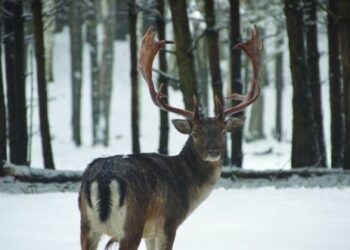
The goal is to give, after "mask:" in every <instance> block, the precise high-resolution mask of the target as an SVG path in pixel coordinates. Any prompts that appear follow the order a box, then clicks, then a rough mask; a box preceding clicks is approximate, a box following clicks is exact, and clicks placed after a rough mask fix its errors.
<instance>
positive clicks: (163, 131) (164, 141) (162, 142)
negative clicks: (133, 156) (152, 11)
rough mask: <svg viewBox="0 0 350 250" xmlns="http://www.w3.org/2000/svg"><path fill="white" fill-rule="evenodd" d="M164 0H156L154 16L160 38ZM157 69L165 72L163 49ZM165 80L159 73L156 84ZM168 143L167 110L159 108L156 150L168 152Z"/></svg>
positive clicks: (165, 87)
mask: <svg viewBox="0 0 350 250" xmlns="http://www.w3.org/2000/svg"><path fill="white" fill-rule="evenodd" d="M164 7H165V6H164V0H157V10H158V12H159V14H160V16H157V18H156V25H157V31H158V34H159V39H160V40H165V19H164V18H165V11H164ZM159 70H160V71H162V72H167V70H168V64H167V61H166V54H165V51H164V50H160V51H159ZM164 82H166V79H165V77H164V76H163V75H162V74H160V75H159V78H158V86H160V84H161V83H164ZM163 93H164V94H165V95H168V87H167V85H164V89H163ZM168 144H169V116H168V112H166V111H163V110H160V137H159V148H158V152H159V153H161V154H166V155H167V154H168V153H169V151H168Z"/></svg>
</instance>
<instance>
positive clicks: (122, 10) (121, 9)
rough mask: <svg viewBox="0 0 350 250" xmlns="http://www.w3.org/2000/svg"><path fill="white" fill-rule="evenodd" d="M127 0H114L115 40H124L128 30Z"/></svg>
mask: <svg viewBox="0 0 350 250" xmlns="http://www.w3.org/2000/svg"><path fill="white" fill-rule="evenodd" d="M128 1H129V0H117V1H116V4H115V5H116V23H115V29H116V31H115V38H116V39H117V40H125V39H126V35H127V34H128V30H129V22H128V19H127V18H126V17H127V13H128Z"/></svg>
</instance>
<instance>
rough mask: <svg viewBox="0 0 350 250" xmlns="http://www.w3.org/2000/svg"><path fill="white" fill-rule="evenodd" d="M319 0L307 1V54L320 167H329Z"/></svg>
mask: <svg viewBox="0 0 350 250" xmlns="http://www.w3.org/2000/svg"><path fill="white" fill-rule="evenodd" d="M304 1H305V0H304ZM316 4H317V0H312V1H305V7H304V8H305V21H304V23H305V24H306V25H305V26H306V46H307V47H306V48H307V50H306V52H307V62H308V66H309V72H310V74H309V80H310V87H311V94H312V102H313V109H314V116H315V124H316V133H317V140H318V147H319V150H320V159H319V167H324V168H326V167H327V155H326V145H325V142H324V132H323V111H322V91H321V80H320V69H319V58H320V55H319V52H318V45H317V40H318V39H317V13H316Z"/></svg>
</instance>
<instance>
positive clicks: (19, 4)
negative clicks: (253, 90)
mask: <svg viewBox="0 0 350 250" xmlns="http://www.w3.org/2000/svg"><path fill="white" fill-rule="evenodd" d="M0 4H1V9H0V10H1V11H0V15H1V17H0V18H1V22H0V25H1V27H0V30H1V32H0V34H1V47H0V59H1V60H0V63H1V65H0V171H1V170H2V166H3V164H4V162H11V163H14V164H19V165H27V166H30V165H31V156H32V154H33V150H37V148H35V149H32V141H33V138H35V137H40V139H41V145H42V146H41V150H42V153H41V156H42V159H43V166H44V167H45V168H48V169H55V157H56V155H55V153H54V152H55V148H54V145H55V143H52V141H54V140H58V139H57V138H56V137H58V135H53V134H52V132H51V131H50V128H51V126H52V124H59V123H61V122H62V121H61V120H59V119H58V118H56V119H55V114H52V113H50V105H51V104H52V102H54V101H55V100H54V99H52V98H50V96H52V95H51V94H53V93H50V89H52V87H51V86H52V85H60V84H61V82H60V79H62V78H61V75H59V74H57V71H56V72H55V70H54V68H55V67H56V68H57V67H61V65H62V67H63V65H65V64H70V72H69V71H67V72H66V74H69V79H70V86H71V89H70V94H71V95H70V102H67V103H62V107H61V111H62V112H63V113H65V114H66V119H69V120H70V123H71V127H70V131H65V133H69V135H70V137H71V141H72V142H73V143H74V145H75V147H76V148H77V150H79V148H82V147H83V146H84V145H92V146H93V147H96V148H99V147H100V145H103V146H104V147H111V141H113V140H117V139H118V138H116V135H115V134H111V127H110V126H111V121H113V120H117V121H118V122H119V123H123V122H124V121H122V120H120V116H118V115H117V114H115V113H113V112H112V107H113V106H112V105H116V106H117V107H119V108H120V109H121V112H130V113H131V114H130V119H131V122H130V127H131V128H130V131H131V133H130V135H119V134H118V136H130V138H131V139H130V141H131V143H130V146H131V151H132V152H133V153H139V152H141V151H143V150H142V145H145V144H147V143H149V140H150V139H151V140H158V151H159V152H160V153H164V154H168V153H169V143H170V142H169V141H170V135H171V133H170V132H169V131H170V128H169V119H170V118H169V116H168V114H167V113H166V112H163V111H160V112H159V126H158V125H156V124H154V127H153V128H152V129H153V130H158V129H159V138H144V139H142V136H141V135H140V124H141V123H142V120H143V119H151V120H152V119H154V117H148V116H147V114H141V110H142V107H140V106H141V105H142V103H141V101H140V99H144V98H148V99H149V96H148V93H147V91H145V89H144V88H142V86H143V85H145V83H144V82H143V79H141V78H140V75H139V73H138V70H137V61H138V56H139V46H140V43H141V39H142V35H143V34H144V33H145V32H146V30H147V29H148V27H150V26H154V28H155V29H156V30H157V32H158V34H159V39H167V40H174V41H176V46H170V45H169V46H166V47H165V49H164V50H162V51H160V53H159V55H158V57H157V59H156V60H157V61H158V67H157V68H156V69H154V77H155V78H157V81H158V84H160V83H162V82H165V83H167V84H166V88H165V92H166V93H168V92H169V98H168V100H169V101H170V102H177V103H178V104H179V105H182V106H184V107H186V108H187V109H191V108H192V101H191V100H192V96H193V95H194V94H195V95H197V96H198V97H199V100H200V104H201V112H202V113H203V115H213V114H214V105H213V96H214V95H217V96H219V97H220V99H221V100H223V98H224V97H225V96H227V95H229V94H231V93H232V92H234V93H246V91H247V85H248V84H249V83H250V80H251V74H252V70H251V66H250V63H249V61H248V59H247V57H245V56H244V55H243V54H242V53H241V52H240V51H239V50H232V47H233V46H234V45H235V44H237V43H239V42H241V41H243V40H246V39H248V38H249V36H250V32H251V30H252V29H253V25H256V26H257V27H258V29H259V30H260V32H261V34H262V37H263V39H264V43H265V50H264V55H263V62H262V67H261V78H260V85H261V88H262V95H261V97H260V98H259V100H258V102H257V103H255V104H254V105H253V107H252V108H250V109H249V110H247V111H246V112H245V114H239V115H245V116H246V117H247V118H248V119H247V120H246V124H245V127H244V128H243V129H242V130H240V131H238V132H236V133H234V134H232V136H230V137H228V138H227V157H226V159H225V164H226V165H230V166H235V167H242V164H243V160H244V159H243V155H244V150H243V149H242V148H243V144H244V143H254V142H256V141H262V142H264V141H265V140H271V139H272V140H275V141H276V143H287V144H291V147H290V149H291V150H290V152H289V154H290V156H289V159H290V165H291V167H292V168H303V167H320V168H343V169H350V99H349V92H350V56H349V55H350V43H349V41H350V1H348V0H337V1H335V0H329V1H327V0H310V1H307V0H265V1H251V0H241V1H239V0H230V1H214V0H208V1H190V0H188V1H186V0H179V1H165V0H156V1H153V0H139V1H134V0H103V1H95V0H74V1H72V0H30V1H20V0H18V1H15V0H1V1H0ZM62 34H68V36H69V46H70V53H68V54H67V55H66V57H65V58H66V60H67V61H62V60H61V61H58V60H57V58H55V56H54V50H55V49H60V47H58V46H60V43H59V42H58V43H57V41H59V40H58V37H60V36H62ZM116 44H128V47H123V48H127V49H129V51H130V53H127V55H128V58H125V56H123V55H124V54H125V51H124V50H116V49H118V48H120V47H118V46H116ZM320 47H322V49H320ZM115 54H117V55H118V57H117V58H116V57H115ZM321 60H323V63H321ZM125 63H129V68H128V70H129V76H130V78H129V79H121V78H120V77H118V76H115V74H113V73H114V72H115V71H116V65H121V64H125ZM58 64H61V65H58ZM55 65H56V66H55ZM57 65H58V66H57ZM86 75H88V80H87V79H85V78H84V76H86ZM86 84H89V90H90V91H89V92H83V91H82V89H83V86H84V85H86ZM120 84H130V88H128V89H130V91H129V92H126V93H122V95H128V96H130V102H128V103H125V102H124V100H119V101H118V100H115V102H113V101H112V100H113V98H114V97H113V96H112V94H113V93H114V92H113V90H114V89H115V86H116V85H120ZM324 86H326V87H324ZM265 89H266V91H269V92H271V90H272V91H273V92H274V93H273V95H269V96H273V98H274V100H268V99H266V95H265V94H264V93H265V92H264V91H265ZM287 90H290V92H288V91H287ZM325 90H327V91H328V93H325ZM291 91H292V98H291V99H287V98H286V96H287V95H288V93H291ZM173 93H181V94H182V99H175V100H174V98H173V95H172V94H173ZM325 96H329V99H326V98H325ZM57 98H59V97H57ZM82 99H88V100H89V103H90V104H89V105H91V108H90V109H89V116H90V118H89V119H85V120H84V122H82V110H83V109H84V107H83V104H84V103H85V102H83V101H82ZM285 100H287V101H288V102H289V101H290V102H291V104H290V105H285V103H286V101H285ZM266 103H268V104H269V106H267V105H266ZM231 105H233V104H232V103H226V106H231ZM126 106H128V107H126ZM129 107H130V108H129ZM150 107H151V106H150ZM286 107H288V109H287V108H286ZM289 107H290V108H289ZM272 110H273V112H272ZM325 110H326V111H325ZM36 113H37V114H38V115H37V116H36V115H35V114H36ZM325 115H326V116H328V117H329V120H330V126H329V125H328V124H327V123H325V117H324V116H325ZM57 117H62V116H61V115H59V116H57ZM53 118H54V119H53ZM35 119H37V122H36V120H35ZM266 120H268V121H269V122H270V123H272V124H273V130H268V129H266V126H265V125H266ZM85 121H88V122H89V123H91V124H90V126H91V135H90V138H91V140H89V141H87V140H85V141H83V140H82V133H84V129H85V127H86V123H85ZM286 121H288V122H289V121H290V123H291V124H287V122H286ZM50 125H51V126H50ZM285 127H291V133H290V135H289V134H288V133H286V128H285ZM327 133H329V134H330V140H329V143H328V144H327V140H326V138H325V134H327ZM118 153H123V152H118ZM264 153H266V154H268V153H270V152H269V151H267V152H264ZM72 154H74V152H72ZM59 157H65V156H62V155H59ZM86 157H88V155H87V156H86ZM89 160H91V159H87V162H88V161H89ZM60 168H64V166H60Z"/></svg>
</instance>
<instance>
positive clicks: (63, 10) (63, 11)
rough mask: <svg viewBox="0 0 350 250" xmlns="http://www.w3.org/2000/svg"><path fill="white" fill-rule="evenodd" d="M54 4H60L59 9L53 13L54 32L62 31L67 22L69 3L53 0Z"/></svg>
mask: <svg viewBox="0 0 350 250" xmlns="http://www.w3.org/2000/svg"><path fill="white" fill-rule="evenodd" d="M54 1H55V5H56V6H60V11H57V12H56V14H55V23H56V25H55V33H59V32H62V31H63V28H64V26H66V25H68V24H69V8H70V6H69V4H70V3H71V2H69V4H67V3H65V4H63V5H62V0H54Z"/></svg>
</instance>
